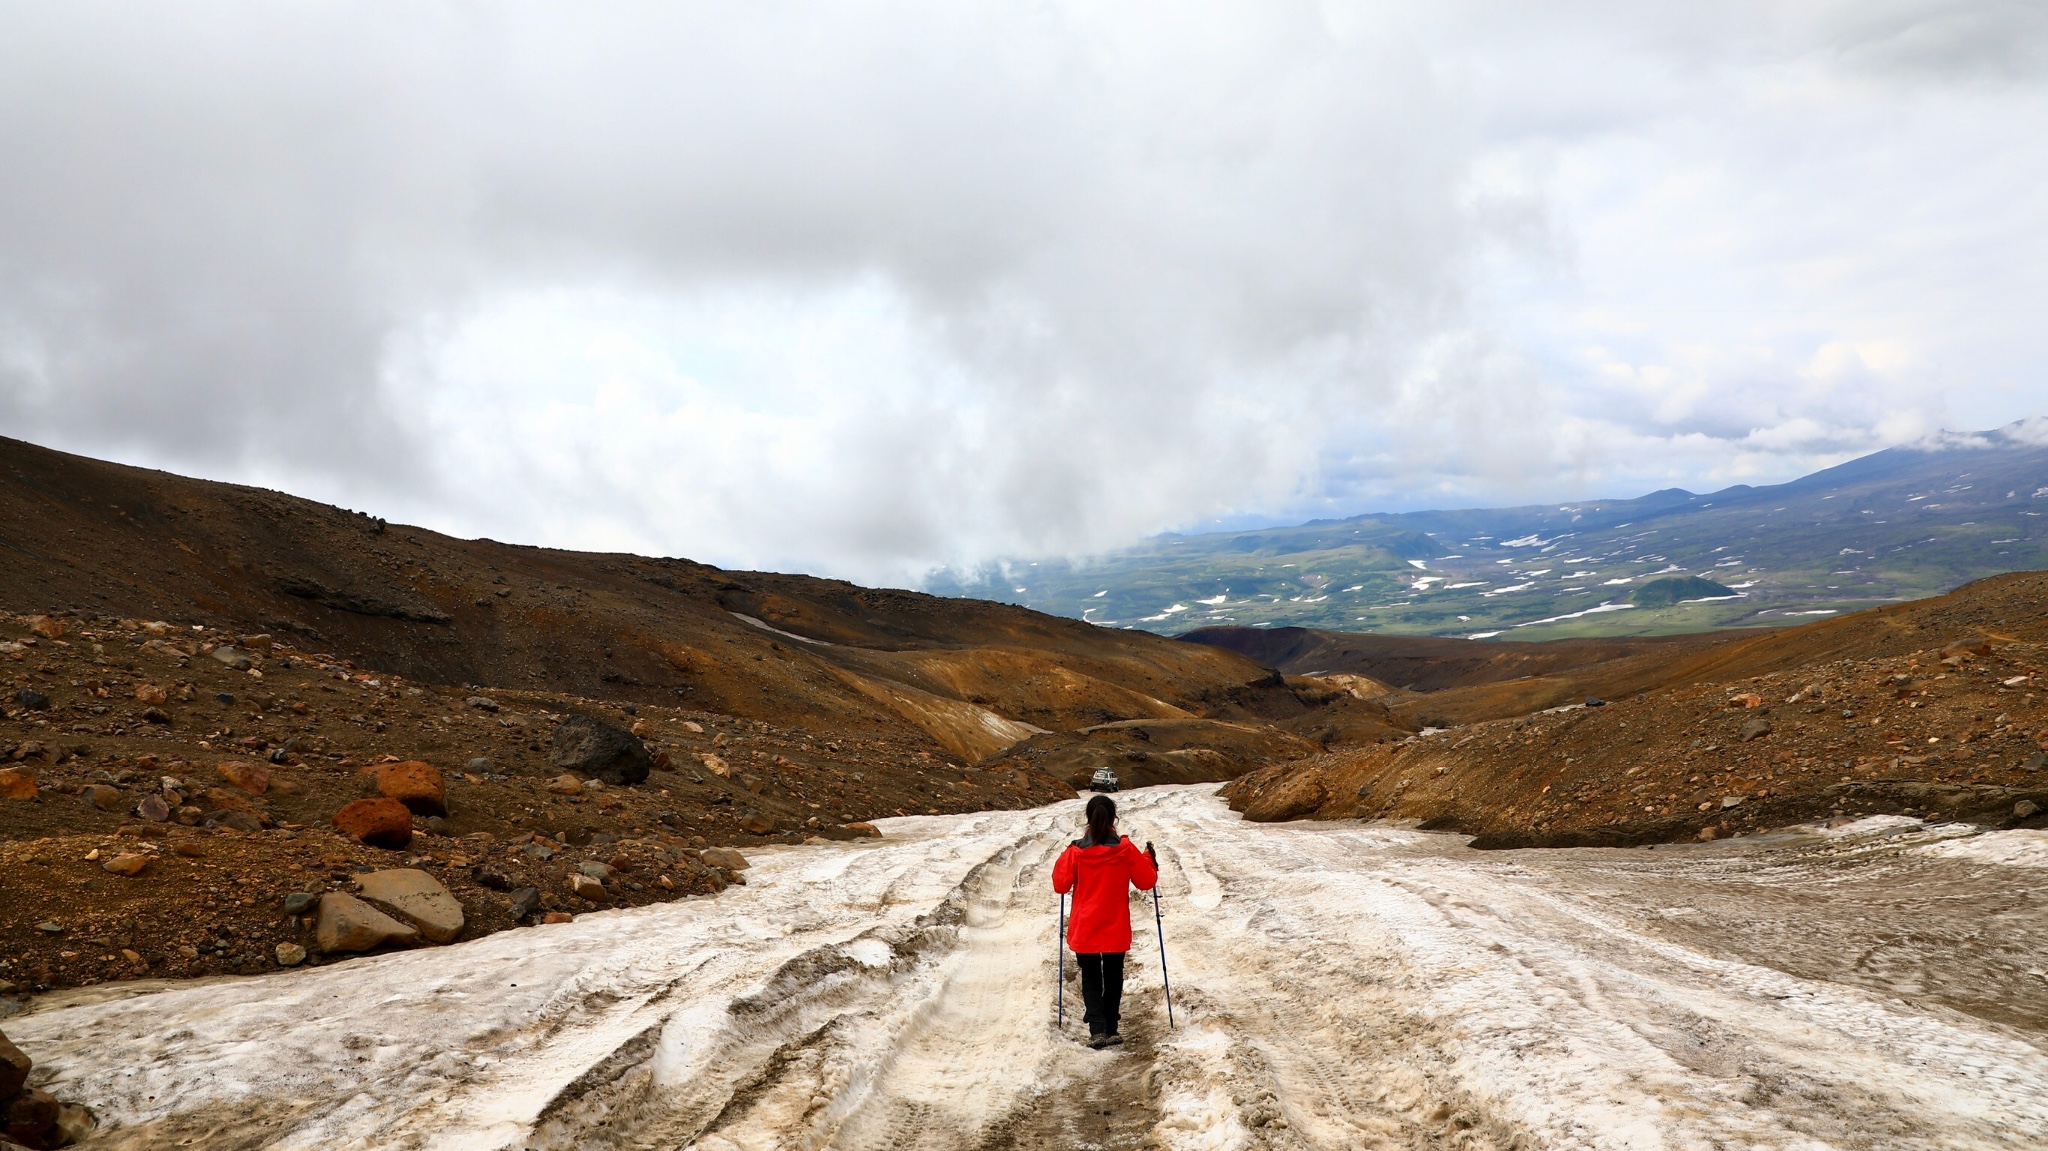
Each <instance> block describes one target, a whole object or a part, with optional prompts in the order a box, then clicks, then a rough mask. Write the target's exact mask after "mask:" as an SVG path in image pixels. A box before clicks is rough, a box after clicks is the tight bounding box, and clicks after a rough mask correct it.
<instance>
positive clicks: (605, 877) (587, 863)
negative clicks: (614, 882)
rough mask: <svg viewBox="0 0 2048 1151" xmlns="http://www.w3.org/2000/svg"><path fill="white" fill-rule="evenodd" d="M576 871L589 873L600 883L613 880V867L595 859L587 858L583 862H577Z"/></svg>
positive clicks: (582, 873) (588, 874)
mask: <svg viewBox="0 0 2048 1151" xmlns="http://www.w3.org/2000/svg"><path fill="white" fill-rule="evenodd" d="M576 871H577V873H578V874H580V875H587V876H589V877H590V878H592V879H595V880H597V881H598V882H599V883H609V882H611V878H612V869H611V868H610V867H609V866H608V865H606V864H602V863H599V862H598V861H597V860H595V859H586V860H584V861H583V862H581V863H579V864H577V865H576Z"/></svg>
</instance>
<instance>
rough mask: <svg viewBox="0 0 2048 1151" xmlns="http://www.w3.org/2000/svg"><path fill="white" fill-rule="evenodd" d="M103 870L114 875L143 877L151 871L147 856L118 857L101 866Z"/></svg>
mask: <svg viewBox="0 0 2048 1151" xmlns="http://www.w3.org/2000/svg"><path fill="white" fill-rule="evenodd" d="M100 867H101V869H102V870H104V871H107V872H110V873H112V874H114V875H141V874H142V873H143V872H144V871H146V870H148V869H149V856H147V855H133V854H130V855H117V856H115V857H114V858H112V859H109V860H107V861H106V862H105V863H102V864H100Z"/></svg>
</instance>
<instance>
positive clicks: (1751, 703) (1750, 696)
mask: <svg viewBox="0 0 2048 1151" xmlns="http://www.w3.org/2000/svg"><path fill="white" fill-rule="evenodd" d="M1763 705H1764V697H1763V696H1760V695H1758V694H1757V693H1755V692H1753V691H1745V692H1742V693H1740V694H1737V695H1731V696H1729V697H1728V706H1729V707H1762V706H1763Z"/></svg>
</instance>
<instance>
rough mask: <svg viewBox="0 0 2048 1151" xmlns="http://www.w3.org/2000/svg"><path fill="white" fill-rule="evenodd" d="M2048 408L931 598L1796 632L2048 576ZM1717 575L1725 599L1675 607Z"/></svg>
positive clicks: (1276, 615)
mask: <svg viewBox="0 0 2048 1151" xmlns="http://www.w3.org/2000/svg"><path fill="white" fill-rule="evenodd" d="M2044 517H2048V418H2040V417H2037V418H2034V419H2029V420H2022V421H2020V422H2018V423H2014V424H2009V425H2007V426H2005V427H2003V428H1999V429H1996V430H1994V431H1988V432H1974V433H1954V432H1942V433H1939V434H1937V435H1935V436H1931V437H1928V438H1927V439H1925V440H1922V441H1919V442H1916V443H1913V444H1909V445H1903V446H1900V447H1895V448H1888V449H1886V450H1884V451H1881V452H1876V453H1874V454H1872V455H1868V456H1864V457H1862V458H1860V459H1855V460H1851V461H1849V462H1848V463H1845V464H1841V465H1839V466H1837V467H1832V468H1829V469H1827V470H1825V471H1821V472H1815V473H1814V474H1812V475H1810V476H1806V477H1804V478H1802V479H1797V480H1794V481H1792V482H1790V483H1785V484H1776V485H1771V486H1766V487H1751V486H1749V485H1747V484H1738V485H1736V486H1735V487H1731V488H1724V489H1722V490H1721V491H1717V492H1710V493H1707V494H1704V495H1696V494H1694V493H1692V492H1688V491H1684V490H1681V489H1678V488H1671V489H1667V490H1665V491H1659V492H1652V493H1650V494H1649V495H1646V496H1643V497H1641V498H1639V499H1632V500H1588V501H1582V502H1576V503H1569V504H1559V505H1548V504H1546V505H1542V506H1532V507H1518V508H1486V509H1474V510H1463V511H1436V512H1408V513H1401V514H1389V515H1363V516H1355V517H1352V518H1350V519H1342V520H1316V521H1312V522H1310V523H1306V524H1302V525H1300V526H1298V527H1284V528H1266V529H1262V530H1258V531H1244V532H1217V533H1212V534H1205V535H1168V536H1161V537H1159V538H1157V539H1154V540H1152V541H1149V542H1148V543H1146V544H1144V545H1142V546H1140V547H1135V548H1131V549H1129V550H1126V551H1121V552H1117V553H1114V554H1111V555H1107V556H1103V557H1100V558H1099V559H1095V560H1092V561H1089V562H1086V563H1066V562H1060V561H1040V562H1037V563H1012V564H1007V565H1004V566H1002V567H1001V568H1000V569H998V570H997V571H995V572H993V573H990V574H984V575H980V576H976V577H972V578H960V577H959V576H957V575H948V576H945V577H942V578H940V579H938V580H935V581H934V583H933V585H932V587H931V590H933V591H935V592H938V593H940V594H946V595H962V596H973V597H976V598H981V599H993V600H1000V601H1004V602H1008V603H1016V604H1022V605H1025V606H1027V607H1031V608H1035V609H1037V610H1039V611H1045V612H1052V613H1055V614H1059V615H1066V616H1072V617H1074V618H1077V619H1086V620H1088V621H1090V622H1092V623H1097V624H1101V625H1104V626H1109V627H1128V628H1142V629H1145V630H1149V631H1156V632H1161V633H1165V634H1179V633H1182V632H1186V631H1190V630H1192V629H1194V628H1197V627H1204V626H1210V625H1223V624H1236V625H1239V626H1254V627H1258V626H1274V625H1293V626H1301V627H1312V628H1324V629H1333V630H1343V631H1374V632H1387V633H1396V634H1404V635H1437V636H1465V637H1470V638H1480V639H1484V638H1491V637H1494V636H1501V637H1503V638H1507V637H1512V638H1515V639H1551V638H1558V637H1563V636H1590V635H1651V634H1668V633H1675V632H1690V631H1704V630H1708V629H1711V628H1724V627H1758V626H1770V625H1778V624H1788V623H1795V622H1802V621H1805V620H1810V619H1817V618H1821V617H1824V616H1828V615H1833V614H1836V613H1839V612H1845V611H1854V610H1856V609H1858V608H1863V607H1870V606H1873V605H1876V604H1882V603H1889V602H1894V601H1897V600H1902V599H1913V598H1918V597H1921V596H1928V595H1935V594H1938V593H1940V592H1943V591H1947V590H1948V589H1950V588H1953V587H1955V586H1957V585H1958V584H1961V583H1963V582H1965V581H1968V580H1971V579H1975V578H1978V577H1980V576H1986V575H1992V574H1996V573H1999V572H2006V571H2017V570H2026V569H2036V568H2048V529H2044V527H2043V523H2044ZM1672 577H1687V578H1692V579H1701V580H1711V581H1713V582H1715V583H1718V584H1720V585H1722V587H1723V588H1725V589H1727V593H1726V594H1717V595H1710V596H1700V597H1698V598H1692V599H1686V598H1678V599H1677V600H1676V602H1672V600H1673V598H1674V593H1675V592H1682V591H1683V589H1685V588H1696V587H1699V586H1701V585H1697V584H1686V585H1676V584H1670V583H1666V584H1663V585H1660V587H1658V588H1657V589H1654V590H1653V591H1652V592H1651V593H1650V594H1648V595H1645V596H1637V597H1636V599H1635V600H1632V599H1631V596H1632V595H1634V594H1635V593H1637V592H1638V591H1640V590H1641V589H1642V588H1643V586H1644V585H1645V584H1648V583H1650V582H1652V581H1653V580H1660V579H1670V578H1672Z"/></svg>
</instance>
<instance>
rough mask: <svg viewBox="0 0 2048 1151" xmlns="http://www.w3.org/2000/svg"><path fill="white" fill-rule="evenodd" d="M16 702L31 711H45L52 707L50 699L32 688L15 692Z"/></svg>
mask: <svg viewBox="0 0 2048 1151" xmlns="http://www.w3.org/2000/svg"><path fill="white" fill-rule="evenodd" d="M14 701H15V702H16V703H18V704H20V705H21V706H23V707H25V708H28V709H29V710H30V711H43V710H46V709H47V708H48V707H49V706H50V697H49V696H47V695H44V694H43V693H42V692H39V691H37V690H36V689H34V688H32V687H25V688H22V689H21V690H20V691H17V692H15V693H14Z"/></svg>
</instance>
